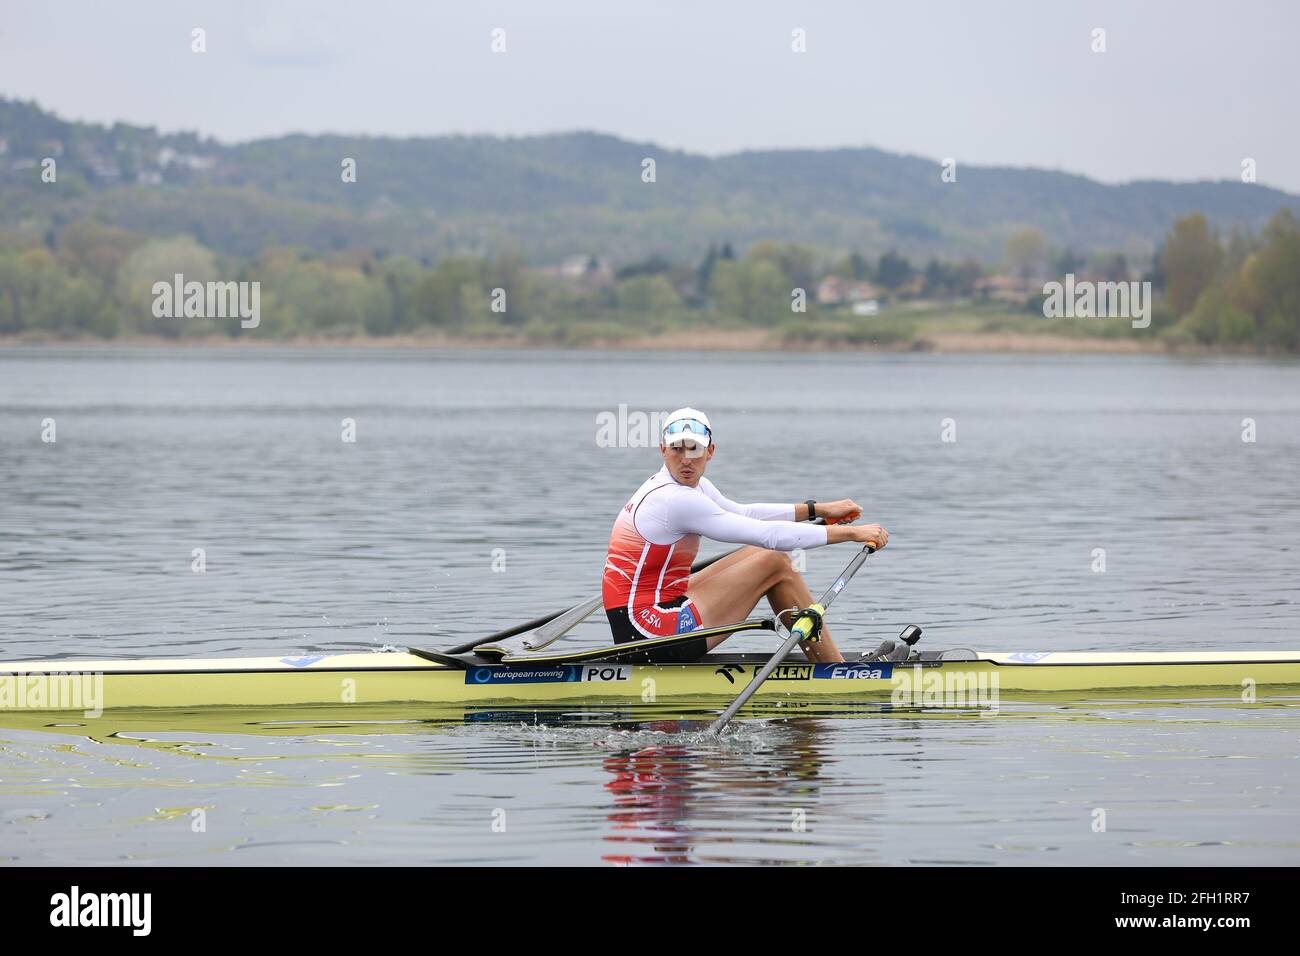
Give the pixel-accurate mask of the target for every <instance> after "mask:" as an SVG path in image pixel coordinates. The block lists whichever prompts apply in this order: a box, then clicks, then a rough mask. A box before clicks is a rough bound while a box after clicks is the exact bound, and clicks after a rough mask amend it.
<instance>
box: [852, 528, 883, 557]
mask: <svg viewBox="0 0 1300 956" xmlns="http://www.w3.org/2000/svg"><path fill="white" fill-rule="evenodd" d="M852 530H853V531H855V532H857V534H856V535H855V536H854V540H856V541H858V542H861V543H862V544H869V545H871V546H872V547H873V548H875V549H876V550H877V551H879V550H880V549H881V548H883V547H884V546H885V545H887V544H889V532H888V531H886V530H885V529H884V528H882V527H880V525H878V524H864V525H860V526H858V527H855V528H853V529H852Z"/></svg>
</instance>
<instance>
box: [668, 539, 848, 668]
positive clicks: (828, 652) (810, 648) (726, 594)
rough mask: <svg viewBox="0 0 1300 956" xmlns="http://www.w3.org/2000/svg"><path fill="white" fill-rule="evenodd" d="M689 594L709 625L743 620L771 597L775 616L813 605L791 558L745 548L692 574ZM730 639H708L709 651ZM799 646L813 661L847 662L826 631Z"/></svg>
mask: <svg viewBox="0 0 1300 956" xmlns="http://www.w3.org/2000/svg"><path fill="white" fill-rule="evenodd" d="M687 593H688V594H689V595H690V598H691V600H693V601H694V602H695V604H696V605H697V606H698V607H699V609H700V614H701V615H702V616H703V618H704V623H705V626H707V627H712V626H715V625H717V624H722V623H726V622H727V621H743V620H744V619H745V618H746V617H748V616H749V613H750V612H751V611H753V610H754V606H755V605H756V604H758V601H759V598H762V597H766V598H767V601H768V604H770V605H771V607H772V610H773V611H776V612H779V611H784V610H786V609H787V608H791V607H800V608H802V607H807V606H808V605H809V604H811V603H812V602H813V596H812V593H811V592H810V591H809V590H808V585H806V584H805V583H804V580H803V575H801V574H800V573H799V572H798V571H796V570H795V569H794V564H793V563H792V562H791V561H790V556H789V555H787V554H784V553H782V552H780V551H768V550H767V549H766V548H754V547H749V548H743V549H741V550H740V551H738V552H736V553H735V554H733V555H730V556H728V557H726V558H723V559H722V560H721V561H719V562H718V563H717V564H714V565H711V566H709V567H707V568H705V569H704V570H703V571H701V572H700V573H699V574H695V575H692V576H691V586H690V589H689V590H688V591H687ZM787 616H788V615H787ZM786 623H787V624H789V623H793V622H790V621H787V622H786ZM729 636H730V635H726V634H723V635H719V636H717V637H711V638H709V639H708V642H709V649H710V650H712V649H713V648H715V647H717V646H718V645H719V644H721V643H722V642H723V641H724V640H726V639H727V637H729ZM799 646H800V647H801V648H803V652H804V654H806V655H807V657H808V659H809V660H811V661H817V662H818V663H838V662H840V661H842V660H844V655H842V654H841V653H840V651H839V648H837V647H836V646H835V641H834V640H832V639H831V635H830V631H829V630H828V629H825V628H823V629H822V633H821V640H820V641H816V642H809V641H803V642H801V643H800V645H799Z"/></svg>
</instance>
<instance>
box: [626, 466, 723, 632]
mask: <svg viewBox="0 0 1300 956" xmlns="http://www.w3.org/2000/svg"><path fill="white" fill-rule="evenodd" d="M676 487H678V485H677V483H676V482H675V481H673V479H672V478H671V477H670V476H669V475H668V474H667V473H666V472H663V471H661V472H660V473H659V474H657V475H655V476H654V477H652V478H650V479H649V480H647V481H646V482H645V483H644V484H643V485H642V486H641V487H640V488H638V489H637V492H636V494H634V495H633V496H632V499H631V500H630V501H629V502H628V503H627V504H626V505H624V506H623V510H622V511H621V512H619V515H618V518H617V519H615V521H614V530H613V531H611V532H610V535H609V551H608V553H607V554H606V556H605V574H604V578H603V579H602V582H601V596H602V597H603V599H604V602H605V609H606V610H607V611H609V610H615V609H620V608H623V609H626V614H627V620H628V622H629V623H631V624H632V625H633V626H634V627H635V628H636V630H637V631H638V632H639V633H640V634H641V635H643V636H645V637H662V636H664V635H667V634H682V633H684V632H686V631H693V630H695V629H696V628H697V627H700V626H701V624H702V621H701V620H700V615H699V611H698V610H697V609H696V608H695V606H694V605H693V604H692V603H691V602H690V600H689V599H687V598H686V586H687V584H688V583H689V581H690V577H691V565H692V564H694V563H695V555H696V554H698V553H699V550H700V536H699V535H698V534H687V535H682V536H680V537H679V538H677V540H675V541H673V542H671V543H667V544H654V543H652V542H650V541H648V540H646V539H645V538H644V537H642V535H641V533H640V532H639V531H637V527H636V515H637V511H638V509H639V508H640V507H641V506H642V505H643V504H648V502H647V499H653V496H654V495H655V494H656V493H658V494H659V496H660V497H665V496H667V495H668V494H670V493H671V491H672V489H674V488H676ZM654 504H659V502H654ZM650 506H651V507H653V505H650Z"/></svg>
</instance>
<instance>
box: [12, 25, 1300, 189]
mask: <svg viewBox="0 0 1300 956" xmlns="http://www.w3.org/2000/svg"><path fill="white" fill-rule="evenodd" d="M195 27H202V28H204V29H205V30H206V31H207V45H208V50H207V52H206V53H205V54H202V55H198V54H195V53H192V52H191V51H190V43H191V39H190V33H191V30H192V29H193V28H195ZM494 28H502V29H503V30H504V31H505V42H506V52H505V53H504V54H494V53H493V52H492V51H491V40H492V37H491V32H492V30H493V29H494ZM1096 28H1101V29H1104V30H1105V43H1106V48H1107V49H1106V52H1104V53H1094V52H1092V50H1091V45H1092V42H1093V39H1092V31H1093V30H1094V29H1096ZM796 29H802V30H804V31H806V36H807V52H806V53H794V52H792V51H791V43H792V36H791V34H792V31H794V30H796ZM1298 37H1300V3H1296V2H1286V0H1276V2H1258V0H1244V2H1243V0H1219V2H1207V0H1118V2H1096V0H1073V2H1070V0H1001V2H994V0H983V2H981V0H966V2H961V0H934V2H913V0H906V2H891V3H874V2H873V3H868V2H865V0H857V2H838V0H834V2H832V0H795V2H787V3H777V2H766V0H739V2H732V0H685V2H678V0H636V2H631V0H526V2H492V3H486V2H484V3H476V2H469V0H465V2H448V0H437V2H417V0H409V2H395V0H364V2H363V0H356V2H347V3H343V2H337V0H317V2H306V0H293V2H289V0H281V2H274V0H248V2H245V0H216V2H209V0H120V2H104V0H55V2H49V3H45V2H41V3H32V2H31V0H0V95H3V96H8V97H20V98H23V99H35V100H37V101H38V102H39V103H40V104H41V105H42V106H43V107H45V108H47V109H51V110H54V111H55V112H57V113H59V114H61V115H62V116H64V117H66V118H70V119H83V120H93V121H99V122H112V121H114V120H123V121H126V122H130V123H136V124H140V125H145V126H158V127H160V128H161V129H163V130H169V131H170V130H180V129H186V130H191V129H192V130H198V131H200V132H202V133H204V134H207V135H214V136H216V137H217V138H219V139H221V140H225V141H236V140H246V139H252V138H257V137H263V136H272V135H278V134H282V133H288V132H309V133H316V132H340V133H376V134H392V135H430V134H442V133H498V134H514V135H519V134H528V133H537V132H550V131H562V130H574V129H590V130H598V131H601V132H608V133H613V134H615V135H618V136H621V137H625V138H628V139H635V140H643V141H644V140H649V141H653V142H655V143H658V144H661V145H665V146H671V147H677V148H681V149H686V150H690V151H693V152H703V153H708V154H718V153H725V152H732V151H736V150H742V149H760V148H791V147H798V148H818V147H829V146H863V145H869V146H876V147H879V148H882V149H887V150H891V151H896V152H905V153H913V154H919V155H922V156H927V157H932V158H936V159H942V158H944V157H955V158H956V159H957V160H958V161H959V162H965V163H972V164H980V165H1007V166H1036V167H1046V168H1054V169H1063V170H1067V171H1070V172H1078V173H1083V174H1085V175H1088V176H1092V177H1094V178H1097V179H1101V180H1105V181H1108V182H1116V181H1124V180H1130V179H1145V178H1160V179H1178V180H1185V179H1225V178H1229V179H1235V178H1238V177H1239V176H1240V170H1241V164H1242V160H1243V159H1246V158H1251V159H1254V160H1255V161H1256V163H1257V168H1258V176H1259V181H1260V182H1263V183H1267V184H1270V185H1274V186H1279V187H1281V188H1284V189H1288V190H1290V191H1292V192H1300V123H1297V122H1296V114H1297V110H1296V104H1295V100H1296V94H1297V91H1298V90H1300V66H1298V65H1297V64H1298V63H1300V54H1297V52H1296V44H1297V38H1298Z"/></svg>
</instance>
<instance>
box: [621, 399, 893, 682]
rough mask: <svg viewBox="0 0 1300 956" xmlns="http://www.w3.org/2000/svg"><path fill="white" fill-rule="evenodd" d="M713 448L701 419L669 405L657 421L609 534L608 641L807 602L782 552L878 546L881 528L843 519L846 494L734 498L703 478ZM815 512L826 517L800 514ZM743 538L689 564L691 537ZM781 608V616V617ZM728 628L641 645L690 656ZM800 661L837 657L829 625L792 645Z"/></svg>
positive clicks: (849, 504)
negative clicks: (643, 466)
mask: <svg viewBox="0 0 1300 956" xmlns="http://www.w3.org/2000/svg"><path fill="white" fill-rule="evenodd" d="M716 450H717V446H716V445H715V444H714V441H713V427H712V425H711V424H710V423H709V419H708V417H707V416H706V415H705V414H704V413H703V412H700V411H697V410H696V409H694V408H679V409H678V410H677V411H675V412H673V413H672V414H671V415H669V416H668V418H667V419H666V420H665V422H664V426H663V429H662V431H661V433H660V442H659V454H660V456H661V457H662V458H663V462H664V464H663V467H662V468H660V469H659V471H658V473H657V474H655V475H652V476H651V477H650V478H648V479H646V481H645V482H644V483H643V484H642V485H641V487H640V488H638V489H637V491H636V494H634V495H633V496H632V498H631V500H629V501H628V503H627V504H626V505H624V506H623V510H622V511H621V512H620V513H619V516H618V518H617V519H616V520H615V522H614V530H613V531H612V532H611V534H610V537H609V551H608V553H607V555H606V558H605V572H604V578H603V581H602V589H601V590H602V599H603V601H604V605H605V613H606V615H607V616H608V618H609V626H610V630H611V631H612V632H613V636H614V642H615V643H617V644H622V643H625V642H627V641H636V640H644V639H646V638H652V637H662V636H666V635H673V634H685V633H687V632H690V631H694V630H697V629H699V628H702V627H705V626H706V625H707V626H718V625H722V624H728V623H731V622H736V621H741V620H744V618H745V617H746V616H747V615H748V614H749V613H750V612H751V611H753V609H754V606H755V605H756V604H758V602H759V599H761V598H764V597H765V598H767V601H768V604H770V605H771V607H772V610H773V611H774V612H776V613H777V614H780V613H782V612H784V611H789V610H791V609H801V608H806V607H808V606H809V605H810V604H812V601H813V597H812V593H811V592H810V591H809V590H808V586H807V585H806V584H805V583H804V580H803V576H802V575H801V574H799V572H798V571H796V570H795V568H794V564H793V563H792V562H791V560H790V557H789V555H788V554H787V553H785V552H789V551H794V550H795V549H797V548H820V547H822V546H823V545H827V544H838V543H840V542H844V541H853V542H856V543H858V544H870V545H871V546H872V547H874V548H876V549H877V550H879V549H880V548H883V547H884V546H885V544H886V543H887V542H888V541H889V533H888V532H887V531H885V529H884V528H882V527H880V525H878V524H873V525H862V526H858V525H851V524H849V522H852V521H855V520H857V519H858V518H859V517H860V516H861V515H862V508H861V507H859V506H858V504H857V503H856V502H854V501H851V500H849V499H847V498H845V499H842V500H840V501H830V502H821V503H818V502H817V501H815V500H813V499H809V500H808V501H805V502H802V503H800V504H738V503H736V502H734V501H732V500H730V499H729V498H726V497H725V496H723V495H722V493H721V492H719V491H718V489H717V488H716V487H714V485H713V482H711V481H709V479H707V478H705V477H704V471H705V469H706V468H707V467H708V464H709V462H710V461H712V460H713V455H714V453H715V452H716ZM817 518H822V519H824V520H825V521H826V525H825V526H822V525H814V524H807V523H803V522H808V521H813V520H815V519H817ZM701 537H706V538H712V539H713V540H715V541H728V542H734V543H736V544H743V545H747V547H743V548H741V549H740V550H738V551H737V552H736V553H735V554H732V555H729V556H727V557H725V558H723V559H722V560H720V561H718V562H716V563H715V564H713V565H711V566H710V567H708V568H706V569H705V570H703V571H700V572H699V573H698V574H695V575H692V574H691V562H692V560H693V559H694V558H695V554H696V552H697V551H698V550H699V546H700V538H701ZM789 617H790V615H786V618H787V621H786V623H787V624H788V623H792V622H790V621H789V620H788V618H789ZM729 636H730V635H729V634H725V633H724V634H717V635H713V636H710V637H708V638H701V639H700V640H698V641H689V642H687V643H685V644H679V645H675V646H673V647H671V648H665V649H660V650H657V651H647V652H646V654H647V658H646V659H647V660H651V661H654V662H655V663H686V662H689V661H694V660H699V659H700V658H701V657H703V656H704V655H705V654H706V653H707V652H708V651H710V650H712V649H713V648H714V647H716V646H717V645H718V644H720V643H721V642H722V641H724V640H726V638H727V637H729ZM800 647H802V648H803V651H804V654H805V655H806V656H807V657H808V659H809V660H812V661H817V662H825V663H838V662H840V661H843V660H844V657H843V655H842V654H840V652H839V649H838V648H837V647H836V646H835V642H834V641H833V640H831V636H830V633H829V632H828V631H827V630H826V629H825V628H822V629H821V633H820V639H819V640H809V641H805V642H803V643H802V644H800Z"/></svg>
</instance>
